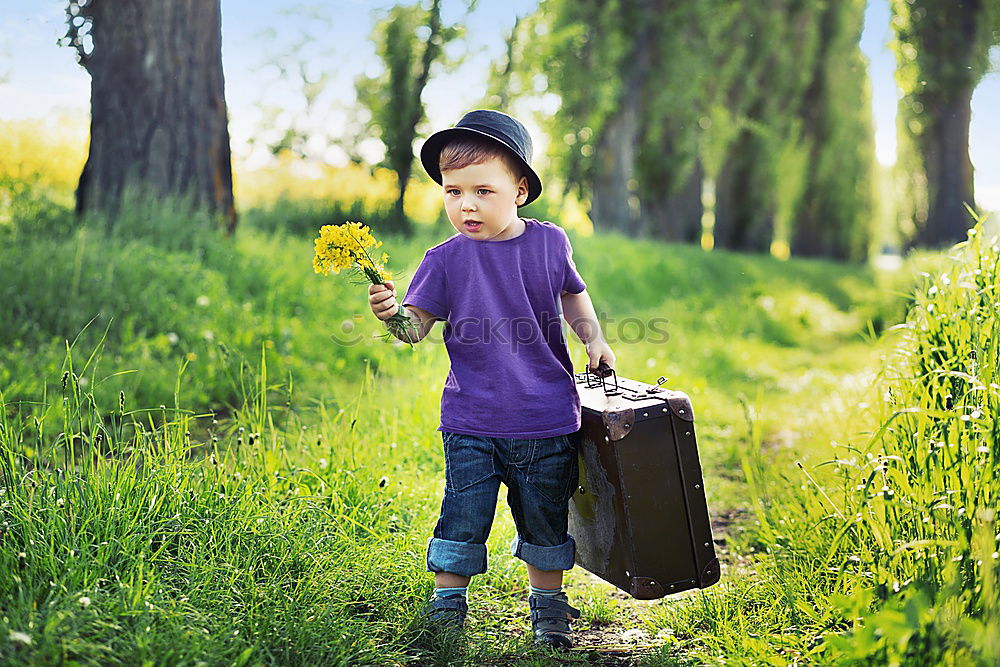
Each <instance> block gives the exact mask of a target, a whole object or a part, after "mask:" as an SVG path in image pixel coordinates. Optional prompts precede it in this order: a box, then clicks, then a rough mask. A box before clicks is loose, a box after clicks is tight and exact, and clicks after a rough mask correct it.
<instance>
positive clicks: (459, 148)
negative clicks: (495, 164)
mask: <svg viewBox="0 0 1000 667" xmlns="http://www.w3.org/2000/svg"><path fill="white" fill-rule="evenodd" d="M490 158H499V159H500V161H501V162H503V164H504V166H505V167H507V171H509V172H510V175H511V176H512V177H513V178H514V180H515V181H517V180H519V179H520V178H521V177H522V176H524V175H525V174H524V170H523V168H522V167H521V165H520V164H519V163H518V162H517V160H516V159H515V158H514V156H513V155H511V153H510V151H509V150H507V149H505V148H504V147H503V146H501V145H500V144H498V143H497V142H495V141H491V140H489V139H478V138H476V137H468V138H465V137H463V138H461V139H455V140H453V141H449V142H448V143H447V144H445V145H444V147H443V148H442V149H441V153H440V155H439V157H438V163H439V164H440V169H441V171H451V170H453V169H464V168H465V167H468V166H469V165H472V164H482V163H483V162H486V161H487V160H489V159H490Z"/></svg>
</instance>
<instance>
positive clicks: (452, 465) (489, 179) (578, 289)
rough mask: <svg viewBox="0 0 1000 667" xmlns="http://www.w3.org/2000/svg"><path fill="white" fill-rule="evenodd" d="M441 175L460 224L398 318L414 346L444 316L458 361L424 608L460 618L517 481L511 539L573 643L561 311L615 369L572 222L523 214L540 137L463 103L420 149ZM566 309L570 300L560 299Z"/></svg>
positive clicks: (382, 307)
mask: <svg viewBox="0 0 1000 667" xmlns="http://www.w3.org/2000/svg"><path fill="white" fill-rule="evenodd" d="M420 159H421V162H422V163H423V166H424V168H425V169H426V170H427V173H428V174H430V176H431V178H433V179H434V180H435V181H436V182H438V183H441V184H442V186H443V191H444V205H445V210H446V211H447V214H448V220H449V221H450V222H451V224H452V226H453V227H454V228H455V229H456V230H457V231H458V233H457V234H455V235H453V236H452V237H451V238H449V239H448V240H446V241H444V242H443V243H439V244H438V245H436V246H434V247H432V248H430V249H429V250H427V251H426V253H425V254H424V257H423V260H422V262H421V263H420V266H419V267H418V268H417V270H416V272H415V273H414V275H413V279H412V280H411V281H410V287H409V290H408V291H407V294H406V298H405V299H403V313H404V314H405V315H406V316H407V317H408V318H409V319H410V321H411V323H412V324H413V325H414V327H413V331H412V332H411V333H409V334H405V333H404V334H400V335H401V336H405V337H406V339H408V340H409V341H410V342H417V341H419V340H421V339H422V338H424V337H425V336H426V335H427V333H428V332H429V331H430V329H431V327H432V326H433V324H434V322H435V321H437V320H444V321H445V325H444V342H445V345H446V347H447V349H448V355H449V357H450V359H451V371H450V372H449V374H448V378H447V380H446V382H445V386H444V392H443V394H442V396H441V426H440V428H439V429H438V430H439V431H441V437H442V440H443V443H444V455H445V494H444V500H443V501H442V503H441V515H440V518H439V519H438V522H437V526H436V527H435V529H434V536H433V537H432V538H431V539H430V542H429V544H428V549H427V569H428V570H429V571H431V572H434V573H435V584H436V589H435V597H434V600H433V601H432V602H431V603H430V608H429V614H430V616H431V618H432V619H433V620H434V621H436V622H439V623H442V624H445V625H447V626H449V627H452V628H461V627H462V625H463V624H464V622H465V616H466V612H467V610H468V605H467V603H466V590H467V587H468V584H469V579H470V577H472V576H473V575H476V574H481V573H483V572H485V571H486V538H487V536H488V535H489V532H490V526H491V524H492V522H493V515H494V510H495V507H496V501H497V493H498V492H499V489H500V483H501V482H503V483H504V484H506V485H507V502H508V504H509V505H510V509H511V513H512V514H513V517H514V523H515V524H516V526H517V536H516V537H515V538H514V542H513V544H512V545H511V548H512V551H513V555H514V556H516V557H518V558H520V559H521V560H523V561H524V562H525V563H526V564H527V568H528V579H529V581H530V582H531V592H530V595H529V597H528V603H529V608H530V610H531V614H530V617H531V623H532V630H533V633H534V638H535V641H536V642H538V643H543V644H548V645H551V646H557V647H565V648H568V647H570V646H572V645H573V642H572V640H571V638H570V622H571V619H572V618H578V617H579V615H580V614H579V612H578V611H577V610H576V609H574V608H572V607H571V606H570V605H569V603H568V600H567V597H566V594H565V593H563V591H562V577H563V571H564V570H568V569H569V568H571V567H573V560H574V549H575V543H574V542H573V538H572V537H570V535H569V534H568V533H567V532H566V528H567V517H568V510H569V499H570V497H571V496H572V494H573V491H574V489H575V488H576V481H577V474H578V473H577V452H576V443H575V439H574V438H572V436H573V434H574V433H576V432H577V431H578V430H579V429H580V399H579V396H578V394H577V390H576V385H575V382H574V378H573V365H572V362H571V361H570V357H569V350H568V348H567V346H566V340H565V338H564V337H563V332H562V327H561V322H560V319H559V311H560V310H561V311H562V313H563V315H564V317H565V319H566V321H567V322H568V323H569V324H570V326H572V328H573V330H574V331H575V332H576V334H577V335H578V336H579V338H580V340H581V341H582V342H583V343H584V344H585V345H586V347H587V355H588V357H589V361H590V366H591V368H593V369H596V368H597V367H598V365H599V364H600V363H601V362H602V361H603V362H606V363H607V365H608V366H610V367H612V368H613V367H614V364H615V356H614V353H613V352H612V351H611V348H610V347H609V346H608V344H607V342H605V340H604V337H603V335H602V333H601V330H600V325H599V324H598V322H597V316H596V314H595V313H594V307H593V304H592V303H591V300H590V297H589V295H588V294H587V292H586V284H585V283H584V281H583V279H582V278H581V277H580V274H579V273H578V272H577V270H576V266H575V264H574V263H573V257H572V252H573V251H572V248H571V246H570V242H569V238H568V237H567V236H566V233H565V232H564V231H563V230H562V229H561V228H560V227H557V226H556V225H554V224H552V223H551V222H539V221H537V220H533V219H525V218H520V217H518V214H517V209H518V207H519V206H524V205H525V204H528V203H530V202H532V201H534V200H535V199H536V198H537V197H538V195H539V194H540V193H541V190H542V183H541V181H540V180H539V178H538V175H537V174H536V173H535V172H534V170H532V168H531V166H530V164H529V162H530V160H531V138H530V136H529V135H528V132H527V130H526V129H525V128H524V126H523V125H521V123H520V122H518V121H517V120H515V119H514V118H511V117H510V116H508V115H506V114H502V113H499V112H497V111H486V110H477V111H471V112H469V113H467V114H466V115H465V116H464V117H463V118H462V119H461V120H460V121H459V122H458V124H457V125H455V127H451V128H448V129H445V130H442V131H440V132H437V133H436V134H434V135H432V136H431V137H430V138H428V139H427V141H426V142H425V143H424V145H423V147H422V149H421V151H420ZM395 297H396V290H395V287H394V285H393V283H392V282H387V283H386V285H385V286H382V285H372V287H371V289H370V290H369V303H370V304H371V308H372V311H373V312H374V313H375V316H376V317H378V318H379V319H381V320H386V319H388V318H390V317H392V315H394V314H395V313H396V312H397V311H398V310H399V305H398V304H397V302H396V298H395ZM560 306H561V308H560Z"/></svg>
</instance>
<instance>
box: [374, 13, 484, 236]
mask: <svg viewBox="0 0 1000 667" xmlns="http://www.w3.org/2000/svg"><path fill="white" fill-rule="evenodd" d="M474 6H475V2H474V1H473V2H470V3H469V5H468V8H469V11H471V10H472V9H473V8H474ZM460 34H461V30H460V28H459V27H458V26H457V24H456V25H453V26H446V25H444V24H443V23H442V21H441V0H431V6H430V8H429V9H424V8H423V7H422V6H421V5H420V4H419V3H418V4H414V5H396V6H395V7H393V8H392V9H390V10H389V13H388V15H387V16H386V17H385V18H384V19H383V20H381V21H379V22H378V23H377V24H376V26H375V30H374V31H373V34H372V39H373V40H374V42H375V45H376V52H377V53H378V56H379V58H381V60H382V63H383V66H384V71H383V72H382V73H381V74H380V75H378V76H375V77H367V76H362V77H360V78H359V79H358V80H357V82H356V88H357V95H358V102H360V103H361V104H362V105H363V106H364V107H365V108H367V109H368V111H369V113H370V114H371V121H370V128H371V129H372V130H373V131H374V132H375V133H376V134H377V135H378V136H379V138H380V139H381V140H382V143H383V144H385V150H386V154H385V160H384V163H385V165H386V166H387V167H389V169H391V170H392V171H394V172H395V173H396V178H397V182H398V187H399V195H398V197H397V199H396V209H395V218H396V221H397V225H398V227H399V229H400V230H401V231H403V232H404V233H409V232H410V231H411V230H410V223H409V221H408V220H407V218H406V213H405V212H404V206H403V204H404V201H405V198H406V187H407V185H408V184H409V180H410V174H411V171H412V168H413V142H414V140H415V139H416V138H417V134H418V126H419V125H420V123H421V122H422V121H423V120H424V118H425V115H424V104H423V101H422V100H421V96H422V95H423V92H424V88H425V87H426V85H427V82H428V80H429V79H430V75H431V68H432V66H434V64H435V63H437V62H438V61H439V60H441V56H442V53H443V49H444V46H445V44H447V43H448V42H450V41H452V40H454V39H455V38H456V37H458V36H459V35H460Z"/></svg>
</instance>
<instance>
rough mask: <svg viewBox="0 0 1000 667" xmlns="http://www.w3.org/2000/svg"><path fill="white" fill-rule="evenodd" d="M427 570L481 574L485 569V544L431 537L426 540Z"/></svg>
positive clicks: (467, 574)
mask: <svg viewBox="0 0 1000 667" xmlns="http://www.w3.org/2000/svg"><path fill="white" fill-rule="evenodd" d="M427 571H428V572H451V573H452V574H460V575H462V576H463V577H471V576H472V575H474V574H482V573H483V572H485V571H486V545H485V544H472V543H469V542H455V541H453V540H443V539H441V538H440V537H432V538H431V539H430V540H429V541H428V542H427Z"/></svg>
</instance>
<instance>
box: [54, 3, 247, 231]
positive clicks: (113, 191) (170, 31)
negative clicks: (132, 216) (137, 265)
mask: <svg viewBox="0 0 1000 667" xmlns="http://www.w3.org/2000/svg"><path fill="white" fill-rule="evenodd" d="M72 6H73V4H72V3H71V8H72ZM77 9H78V11H79V14H80V15H81V16H83V17H84V18H85V19H88V20H89V21H90V23H91V35H92V37H93V44H94V47H93V51H92V52H90V53H89V54H84V53H83V52H82V51H81V63H82V64H83V66H84V67H85V68H86V69H87V71H88V72H89V73H90V76H91V96H90V99H91V122H90V154H89V156H88V157H87V162H86V165H85V166H84V168H83V173H82V174H81V175H80V183H79V186H78V188H77V193H76V194H77V200H76V203H77V211H78V212H80V213H85V212H100V213H106V214H109V215H110V216H111V217H112V218H113V217H114V216H115V215H116V214H117V212H118V210H119V208H120V206H121V204H122V201H123V198H124V197H128V196H132V195H136V196H144V197H146V196H148V197H153V198H164V197H181V198H188V199H189V201H190V204H191V205H192V206H193V207H195V208H202V209H208V210H210V211H213V212H214V213H216V214H217V215H219V216H220V217H221V218H222V220H223V221H224V223H225V225H226V229H227V231H229V232H232V231H233V230H234V229H235V227H236V209H235V207H234V204H233V179H232V164H231V157H230V148H229V129H228V126H227V117H226V101H225V94H224V93H225V91H224V82H223V74H222V28H221V26H222V15H221V9H220V2H219V0H214V1H211V0H157V1H156V2H143V1H141V0H117V1H116V2H110V1H109V0H91V2H89V3H87V4H84V5H79V4H77Z"/></svg>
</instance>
